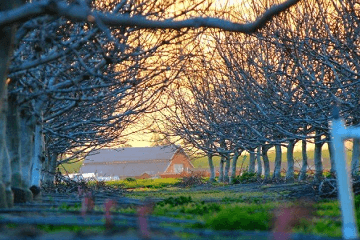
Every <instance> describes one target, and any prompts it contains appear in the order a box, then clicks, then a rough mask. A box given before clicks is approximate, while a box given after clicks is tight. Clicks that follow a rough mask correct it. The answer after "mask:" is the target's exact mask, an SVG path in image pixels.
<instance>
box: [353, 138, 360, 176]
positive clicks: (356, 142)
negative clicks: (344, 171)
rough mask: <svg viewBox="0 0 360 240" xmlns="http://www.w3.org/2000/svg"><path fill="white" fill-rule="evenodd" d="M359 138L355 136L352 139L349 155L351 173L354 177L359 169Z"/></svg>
mask: <svg viewBox="0 0 360 240" xmlns="http://www.w3.org/2000/svg"><path fill="white" fill-rule="evenodd" d="M359 147H360V139H357V138H355V139H354V141H353V152H352V157H351V175H352V176H353V177H355V176H356V175H357V173H358V171H359V156H360V149H359Z"/></svg>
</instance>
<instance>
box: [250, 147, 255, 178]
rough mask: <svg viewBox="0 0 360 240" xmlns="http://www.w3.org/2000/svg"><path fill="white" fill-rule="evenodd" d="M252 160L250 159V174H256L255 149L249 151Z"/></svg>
mask: <svg viewBox="0 0 360 240" xmlns="http://www.w3.org/2000/svg"><path fill="white" fill-rule="evenodd" d="M249 154H250V159H249V173H255V159H256V157H255V152H254V150H253V149H251V150H250V151H249Z"/></svg>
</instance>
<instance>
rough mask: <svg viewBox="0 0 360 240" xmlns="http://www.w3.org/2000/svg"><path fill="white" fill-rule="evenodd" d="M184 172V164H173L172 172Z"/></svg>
mask: <svg viewBox="0 0 360 240" xmlns="http://www.w3.org/2000/svg"><path fill="white" fill-rule="evenodd" d="M183 171H184V164H174V172H175V173H182V172H183Z"/></svg>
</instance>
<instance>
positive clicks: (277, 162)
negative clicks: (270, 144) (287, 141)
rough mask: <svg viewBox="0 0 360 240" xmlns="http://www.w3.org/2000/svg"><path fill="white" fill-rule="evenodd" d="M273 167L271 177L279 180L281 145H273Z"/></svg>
mask: <svg viewBox="0 0 360 240" xmlns="http://www.w3.org/2000/svg"><path fill="white" fill-rule="evenodd" d="M275 152H276V154H275V167H274V174H273V179H274V180H279V179H280V178H281V158H282V152H281V145H279V144H278V145H275Z"/></svg>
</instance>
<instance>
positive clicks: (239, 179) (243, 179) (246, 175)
mask: <svg viewBox="0 0 360 240" xmlns="http://www.w3.org/2000/svg"><path fill="white" fill-rule="evenodd" d="M256 181H257V173H256V172H255V173H251V172H248V171H244V172H243V173H242V174H241V175H239V176H236V177H235V178H234V179H233V180H232V183H233V184H238V183H251V182H256Z"/></svg>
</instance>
